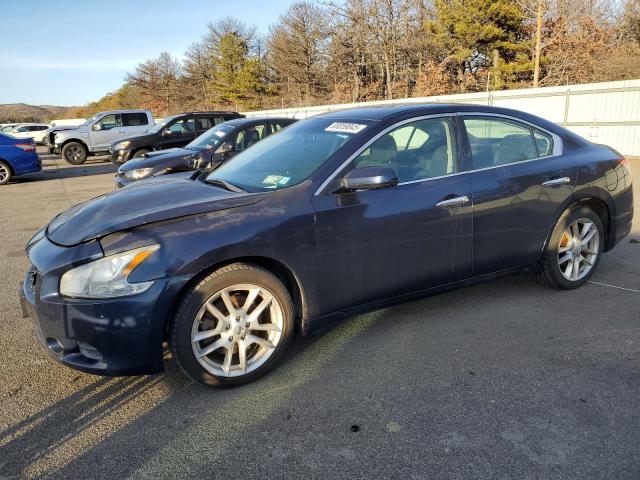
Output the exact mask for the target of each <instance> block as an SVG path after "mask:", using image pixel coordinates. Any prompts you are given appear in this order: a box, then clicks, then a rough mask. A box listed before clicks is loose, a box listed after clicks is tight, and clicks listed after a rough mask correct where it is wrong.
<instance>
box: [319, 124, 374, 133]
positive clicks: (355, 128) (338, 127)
mask: <svg viewBox="0 0 640 480" xmlns="http://www.w3.org/2000/svg"><path fill="white" fill-rule="evenodd" d="M365 128H367V126H366V125H362V124H360V123H348V122H333V123H332V124H331V125H329V126H328V127H327V128H325V129H324V131H325V132H338V133H353V134H355V133H358V132H361V131H362V130H364V129H365Z"/></svg>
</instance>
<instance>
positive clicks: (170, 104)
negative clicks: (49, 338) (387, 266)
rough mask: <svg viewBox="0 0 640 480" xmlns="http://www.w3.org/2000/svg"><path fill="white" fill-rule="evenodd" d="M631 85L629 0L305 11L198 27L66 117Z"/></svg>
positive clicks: (424, 1)
mask: <svg viewBox="0 0 640 480" xmlns="http://www.w3.org/2000/svg"><path fill="white" fill-rule="evenodd" d="M536 40H539V41H538V42H536ZM536 43H538V47H539V48H538V49H536ZM536 51H538V52H539V55H538V56H537V59H538V62H536ZM537 64H538V65H539V67H536V65H537ZM536 70H537V71H536ZM534 77H535V79H534ZM630 78H640V0H344V1H341V2H336V3H333V2H326V1H309V0H306V1H300V2H297V3H294V4H292V5H291V6H290V7H289V8H288V9H287V10H286V11H285V12H283V13H282V14H281V15H280V17H279V19H278V21H277V22H276V23H275V24H274V25H272V26H271V27H270V29H269V32H268V33H267V34H260V33H259V32H258V31H257V29H256V27H254V26H251V25H247V24H245V23H244V22H242V21H241V20H239V19H236V18H223V19H220V20H217V21H215V22H212V23H209V25H208V29H207V32H206V33H205V34H204V36H203V37H202V39H201V40H200V41H199V42H197V43H194V44H193V45H191V46H190V47H189V49H188V50H187V51H186V52H185V54H184V59H182V60H180V59H177V58H174V57H172V56H171V55H170V54H168V53H166V52H164V53H161V54H160V55H159V56H158V57H157V58H153V59H149V60H147V61H145V62H143V63H140V64H139V65H138V66H137V67H136V69H135V70H134V71H133V72H130V73H129V74H127V76H126V78H125V80H124V84H123V86H122V87H121V88H119V89H118V90H116V91H115V92H112V93H109V94H107V95H106V96H104V97H103V98H101V99H100V100H99V101H97V102H93V103H90V104H88V105H87V106H85V107H81V108H78V109H75V110H74V111H72V112H70V115H71V116H85V117H86V116H89V115H90V114H92V113H95V112H97V111H100V110H106V109H115V108H149V109H151V110H152V111H153V112H154V114H155V115H157V116H166V115H169V114H173V113H177V112H180V111H188V110H209V109H230V110H252V109H265V108H284V107H301V106H311V105H320V104H331V103H343V102H359V101H368V100H380V99H394V98H405V97H416V96H428V95H439V94H449V93H464V92H474V91H484V90H498V89H509V88H523V87H530V86H532V85H533V82H534V81H535V82H536V83H537V84H538V85H540V86H553V85H564V84H573V83H586V82H598V81H609V80H621V79H630Z"/></svg>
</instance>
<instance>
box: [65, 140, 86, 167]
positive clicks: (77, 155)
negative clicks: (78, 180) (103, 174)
mask: <svg viewBox="0 0 640 480" xmlns="http://www.w3.org/2000/svg"><path fill="white" fill-rule="evenodd" d="M87 155H88V152H87V147H85V146H84V145H83V144H82V143H80V142H69V143H67V144H66V145H65V146H64V147H62V158H64V159H65V160H66V161H67V162H69V163H70V164H72V165H81V164H83V163H84V162H85V160H86V159H87Z"/></svg>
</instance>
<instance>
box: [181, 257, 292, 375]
mask: <svg viewBox="0 0 640 480" xmlns="http://www.w3.org/2000/svg"><path fill="white" fill-rule="evenodd" d="M293 325H294V310H293V303H292V301H291V296H290V295H289V292H288V291H287V289H286V287H285V286H284V285H283V284H282V282H281V281H280V280H279V279H278V278H277V277H276V276H275V275H273V274H272V273H270V272H268V271H267V270H265V269H263V268H260V267H258V266H256V265H251V264H246V263H233V264H230V265H227V266H225V267H222V268H219V269H218V270H216V271H215V272H213V273H212V274H211V275H209V276H207V277H206V278H205V279H203V280H202V281H201V282H200V283H198V284H197V285H196V286H195V287H193V289H191V291H190V292H188V293H187V295H186V296H185V297H184V298H183V300H182V301H181V302H180V305H179V306H178V309H177V311H176V314H175V316H174V319H173V322H172V324H171V328H170V335H169V347H170V349H171V351H172V353H173V355H174V356H175V358H176V360H177V362H178V364H179V365H180V367H181V368H182V370H183V371H184V372H185V373H186V374H187V375H188V376H189V377H191V378H192V379H193V380H195V381H196V382H199V383H201V384H203V385H207V386H225V387H231V386H237V385H242V384H245V383H247V382H250V381H252V380H255V379H256V378H258V377H261V376H262V375H264V374H265V373H267V372H268V371H269V370H271V369H272V368H274V367H275V366H276V365H277V364H278V363H279V361H280V360H281V359H282V356H283V354H284V353H285V352H286V350H287V347H288V345H289V343H290V341H291V338H292V336H293Z"/></svg>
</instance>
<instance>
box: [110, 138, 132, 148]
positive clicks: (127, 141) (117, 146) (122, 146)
mask: <svg viewBox="0 0 640 480" xmlns="http://www.w3.org/2000/svg"><path fill="white" fill-rule="evenodd" d="M129 145H131V142H130V141H129V140H125V141H124V142H119V143H116V146H115V147H113V149H114V150H122V149H124V148H127V147H128V146H129Z"/></svg>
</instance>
